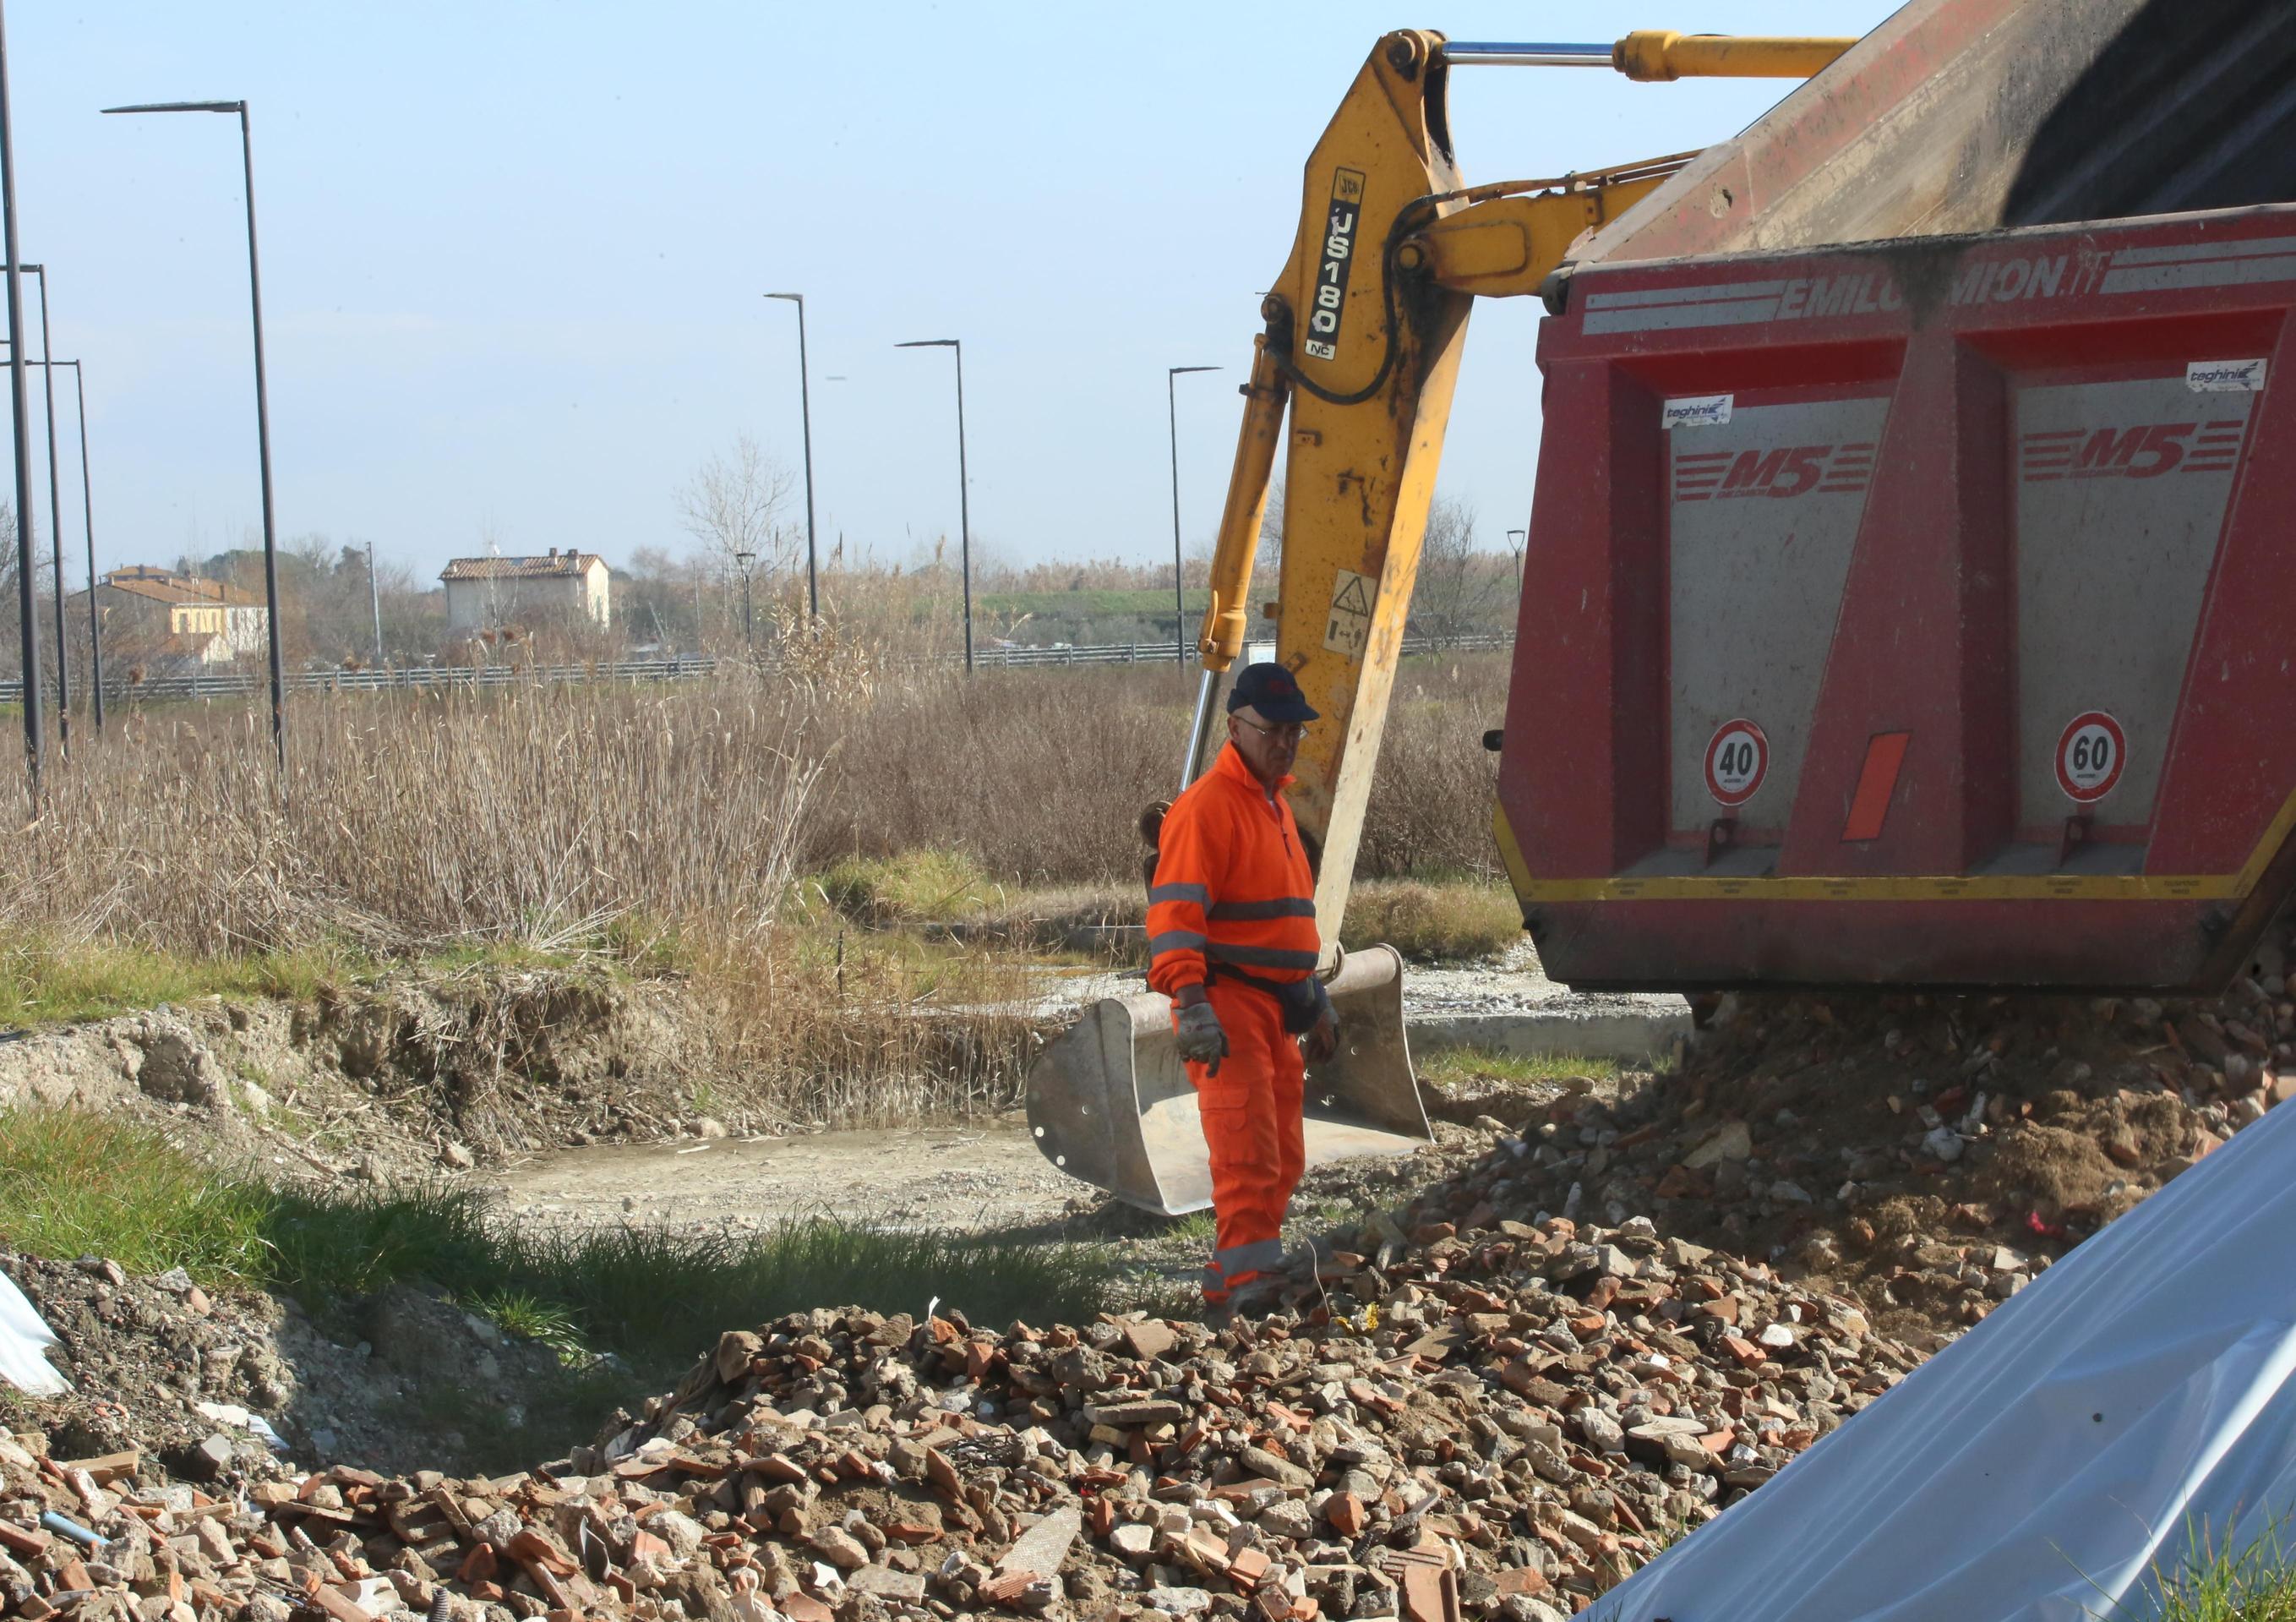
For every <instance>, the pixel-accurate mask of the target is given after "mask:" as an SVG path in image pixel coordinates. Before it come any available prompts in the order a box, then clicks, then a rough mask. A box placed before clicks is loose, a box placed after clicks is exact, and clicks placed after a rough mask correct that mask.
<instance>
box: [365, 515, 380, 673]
mask: <svg viewBox="0 0 2296 1622" xmlns="http://www.w3.org/2000/svg"><path fill="white" fill-rule="evenodd" d="M366 600H367V605H368V606H369V607H371V608H373V610H374V668H375V669H377V670H381V668H382V588H381V585H379V584H378V583H376V580H375V578H374V542H373V541H371V540H370V541H369V542H367V543H366Z"/></svg>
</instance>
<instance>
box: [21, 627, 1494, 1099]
mask: <svg viewBox="0 0 2296 1622" xmlns="http://www.w3.org/2000/svg"><path fill="white" fill-rule="evenodd" d="M816 651H817V652H818V655H819V657H817V658H816V659H813V660H810V661H805V660H795V661H792V662H791V664H792V666H793V667H794V670H795V674H794V675H792V674H791V672H790V671H787V670H785V671H782V672H776V673H766V674H758V673H751V672H740V671H736V672H731V673H728V674H726V675H724V676H721V677H719V678H717V679H713V680H712V681H711V682H709V684H707V685H695V686H674V687H647V688H642V689H636V690H633V689H629V688H615V687H603V686H600V687H581V686H573V687H524V688H510V689H501V690H494V691H488V692H485V693H478V694H473V693H469V692H461V693H422V694H406V693H383V694H376V695H350V694H343V695H335V696H330V697H327V698H325V699H315V698H300V699H298V700H297V701H295V702H294V703H293V704H292V707H291V711H290V714H289V728H288V737H289V742H290V745H291V747H290V754H289V771H288V775H287V778H286V780H285V789H286V792H285V795H284V796H282V795H281V793H280V787H281V784H280V780H279V779H278V778H277V776H276V775H275V770H274V766H273V761H272V753H271V745H270V739H269V737H268V733H267V729H266V715H265V712H263V711H262V710H260V709H259V708H254V707H250V706H244V705H241V704H211V705H209V704H201V705H182V706H176V707H172V708H169V709H167V710H155V711H152V712H147V713H142V714H135V713H131V714H129V715H127V717H125V718H122V719H119V720H115V721H114V723H113V725H112V727H111V732H110V735H109V736H107V737H104V738H103V739H102V741H101V743H100V744H98V743H96V741H95V740H94V739H93V738H91V737H87V736H86V733H85V732H84V731H83V733H82V735H81V736H82V742H81V743H80V746H79V749H78V757H77V758H76V759H75V760H73V761H71V762H52V766H51V770H50V773H49V778H48V784H47V787H46V792H45V800H44V803H43V804H42V805H41V807H40V808H39V814H38V815H37V818H35V819H31V820H30V821H29V824H25V825H21V831H20V832H19V833H18V834H17V836H16V837H14V838H12V839H11V840H9V841H8V842H6V844H4V846H0V942H12V943H16V945H17V946H18V947H20V948H21V947H23V946H24V943H38V947H39V949H38V951H30V950H29V949H27V950H21V951H15V952H14V953H13V954H12V955H7V956H6V962H5V963H4V965H0V967H4V969H5V973H0V981H7V982H8V983H9V984H10V985H11V986H12V988H13V989H12V991H11V992H10V997H9V1000H10V1001H11V1003H12V1006H14V1007H16V1008H17V1009H20V1010H21V1013H22V1015H23V1016H24V1017H59V1016H60V1014H61V1011H63V1010H83V1009H101V1008H103V1007H105V1006H107V1005H108V1003H109V1004H115V1005H116V1003H117V1001H118V997H117V996H116V995H114V994H113V993H114V992H119V993H120V994H126V993H127V991H128V990H130V989H131V988H129V987H128V986H127V984H126V982H127V981H133V982H134V983H135V985H136V986H142V985H144V984H147V983H148V984H152V985H159V984H161V983H162V982H163V981H164V982H166V983H167V984H168V985H170V986H173V985H174V984H176V982H177V981H183V982H184V984H190V981H191V980H201V983H202V984H204V983H205V982H206V981H209V980H214V979H215V976H212V975H206V976H204V977H203V971H202V972H195V971H194V969H193V968H190V967H185V966H186V965H193V966H196V965H200V964H204V963H210V962H211V963H216V964H226V963H235V964H238V965H240V966H241V967H240V968H236V969H234V970H233V972H232V974H230V975H225V976H224V977H223V979H224V981H225V982H227V983H228V984H232V985H236V984H239V982H240V981H241V980H244V979H247V978H248V976H250V975H253V976H255V979H256V981H257V982H258V983H264V984H267V982H266V980H265V976H270V977H271V978H273V979H276V978H278V977H279V976H277V975H276V974H275V973H273V971H272V970H271V969H269V968H265V967H263V966H264V965H266V964H269V965H276V964H279V963H283V962H284V963H291V964H294V965H297V966H304V965H316V966H317V967H316V968H311V969H308V970H306V968H304V967H297V970H296V974H295V976H289V978H291V979H298V980H299V979H307V978H308V977H309V975H310V974H312V973H316V974H320V975H324V974H325V973H327V972H330V971H329V970H328V968H327V966H328V965H331V964H332V965H338V966H342V970H343V972H344V973H347V974H365V973H370V972H381V971H383V970H387V969H388V968H389V967H391V966H393V965H395V964H401V963H405V962H406V961H408V960H410V959H437V958H438V957H439V956H441V955H442V954H443V955H447V956H449V957H452V956H453V955H454V954H455V953H457V952H462V953H471V952H477V953H479V954H480V956H481V957H482V958H483V957H485V956H487V955H488V954H500V953H502V952H504V951H511V952H518V951H539V952H542V953H545V954H549V955H550V956H551V957H552V958H553V960H554V961H558V962H565V961H566V960H568V959H573V960H575V962H576V963H577V964H578V965H581V966H586V968H587V969H589V970H593V971H594V969H595V968H596V967H601V966H602V965H611V966H614V967H617V968H618V970H619V972H626V973H635V974H642V975H660V974H672V975H677V976H684V977H685V978H686V979H688V980H689V981H690V982H691V984H692V986H693V1002H694V1003H695V1004H696V1006H697V1007H698V1008H699V1009H701V1010H702V1017H703V1018H704V1020H705V1022H706V1029H705V1030H704V1031H703V1032H702V1033H701V1036H702V1042H701V1043H700V1044H698V1050H701V1051H705V1052H707V1053H709V1054H710V1055H711V1056H712V1058H713V1059H714V1061H715V1063H716V1064H717V1066H719V1067H720V1068H721V1069H722V1070H723V1072H724V1074H725V1075H726V1077H729V1078H734V1083H733V1084H734V1085H738V1088H739V1090H740V1091H741V1092H742V1094H743V1096H744V1099H745V1101H747V1102H750V1103H753V1104H757V1105H760V1106H763V1107H768V1108H772V1109H775V1110H776V1111H778V1112H780V1113H782V1114H784V1115H790V1116H800V1117H805V1118H811V1119H816V1120H833V1121H843V1122H859V1121H868V1120H889V1119H898V1118H914V1117H915V1116H919V1115H923V1114H930V1113H934V1112H937V1111H946V1110H951V1109H975V1108H984V1107H1008V1106H1009V1105H1010V1104H1011V1103H1013V1101H1014V1100H1015V1099H1016V1098H1017V1097H1018V1092H1019V1087H1020V1081H1021V1069H1022V1066H1023V1063H1024V1061H1025V1058H1026V1055H1027V1053H1028V1051H1029V1042H1030V1032H1029V1020H1028V1019H1027V1018H1025V1017H1022V1016H1021V1014H1019V1013H1017V1012H1015V1011H1014V1009H1015V1008H1016V1006H1019V1005H1022V1004H1024V1003H1025V1001H1026V993H1027V991H1028V984H1027V981H1026V977H1025V976H1026V966H1027V962H1028V956H1027V948H1028V945H1029V943H1031V942H1035V943H1037V944H1042V943H1044V938H1045V935H1046V929H1048V928H1050V927H1051V925H1052V923H1059V922H1062V921H1066V922H1070V923H1075V922H1077V921H1078V920H1066V919H1065V914H1063V918H1062V919H1053V920H1050V921H1049V922H1048V921H1047V920H1045V919H1036V918H1035V914H1036V913H1037V912H1038V911H1041V910H1042V909H1041V906H1040V905H1039V902H1038V900H1037V897H1036V893H1038V892H1042V891H1044V890H1046V889H1048V888H1053V887H1060V886H1066V887H1068V888H1069V889H1070V891H1071V892H1072V893H1074V894H1075V895H1077V896H1078V897H1079V898H1080V899H1079V900H1078V902H1077V906H1078V907H1082V908H1085V909H1086V910H1090V911H1092V912H1093V913H1094V914H1095V918H1093V919H1082V920H1081V921H1083V922H1090V921H1096V919H1098V918H1111V917H1123V918H1130V917H1132V916H1134V915H1135V914H1136V903H1135V901H1134V898H1135V897H1136V893H1137V885H1138V883H1139V879H1138V867H1137V863H1138V858H1139V844H1138V837H1137V835H1136V831H1135V821H1136V816H1137V813H1138V811H1139V810H1140V808H1141V806H1142V805H1143V804H1144V803H1147V802H1148V801H1149V800H1151V799H1153V798H1156V797H1160V796H1161V795H1165V794H1167V793H1169V787H1170V783H1171V779H1172V778H1173V777H1174V775H1175V771H1176V762H1177V759H1178V753H1179V747H1180V741H1181V733H1182V729H1183V727H1184V725H1185V704H1186V702H1187V698H1188V690H1187V688H1186V687H1185V685H1184V683H1183V682H1182V680H1181V679H1180V677H1179V676H1178V674H1177V672H1176V671H1173V670H1171V669H1168V668H1160V667H1143V668H1135V669H1121V668H1119V669H1107V670H1090V669H1087V670H1083V671H1060V672H1036V671H1015V672H997V673H995V674H984V675H982V676H980V677H978V678H976V679H972V680H970V681H968V680H967V679H964V677H963V676H962V675H957V674H947V673H942V672H939V671H918V670H917V669H916V668H915V667H914V666H906V665H903V664H900V663H896V662H893V661H890V660H886V659H883V658H881V657H873V656H872V655H870V654H869V653H868V651H867V650H866V649H864V648H861V647H859V646H856V645H850V644H849V643H846V642H843V641H840V640H839V639H838V638H837V636H836V633H834V632H833V631H832V633H831V634H830V635H829V636H828V637H826V638H823V639H822V642H821V644H820V646H819V647H818V649H817V650H816ZM1502 679H1503V671H1502V668H1501V666H1500V663H1499V662H1497V661H1496V660H1491V659H1488V658H1486V659H1482V660H1480V661H1471V660H1462V661H1460V662H1459V663H1458V665H1457V666H1456V667H1453V666H1450V665H1436V664H1433V663H1425V664H1415V665H1413V666H1410V667H1407V668H1406V677H1405V680H1404V682H1403V684H1402V685H1401V687H1400V688H1399V691H1398V704H1397V711H1396V715H1395V719H1394V720H1393V721H1392V722H1391V723H1390V728H1389V734H1388V740H1389V741H1388V753H1389V755H1390V763H1392V762H1398V761H1399V762H1403V764H1402V765H1401V766H1400V767H1399V768H1398V769H1397V770H1395V771H1393V772H1383V774H1382V788H1381V792H1380V795H1379V797H1378V804H1377V807H1376V809H1375V814H1374V834H1375V836H1374V837H1370V838H1367V839H1366V842H1365V862H1364V863H1363V864H1362V867H1361V869H1360V870H1361V871H1363V872H1365V874H1366V875H1375V874H1421V875H1425V874H1429V873H1433V874H1439V875H1441V874H1450V875H1456V874H1459V873H1462V872H1474V871H1478V870H1481V869H1488V858H1487V857H1485V856H1483V855H1481V854H1480V852H1481V850H1482V847H1483V844H1484V843H1485V842H1486V840H1487V836H1486V835H1485V833H1484V832H1483V828H1484V825H1485V822H1486V819H1487V816H1488V792H1487V789H1486V787H1485V785H1484V779H1485V778H1487V777H1488V766H1487V763H1486V762H1485V759H1484V757H1483V756H1482V755H1481V753H1480V749H1479V748H1478V747H1477V745H1476V735H1477V733H1478V732H1479V730H1480V726H1481V725H1483V724H1486V723H1487V722H1488V720H1491V719H1492V718H1493V717H1494V716H1495V713H1496V711H1497V706H1498V703H1499V699H1498V689H1499V686H1500V683H1501V681H1502ZM27 803H29V802H28V797H27V794H26V785H25V783H24V781H23V778H22V771H21V758H20V757H17V756H15V755H14V754H13V753H12V752H0V804H12V805H13V806H14V807H17V808H21V807H23V806H24V805H26V804H27ZM1118 894H1120V904H1119V905H1118V906H1117V907H1114V908H1112V909H1111V908H1109V907H1106V906H1103V904H1102V903H1101V902H1100V901H1098V900H1097V899H1096V898H1097V897H1100V896H1106V895H1118ZM1389 910H1390V912H1393V911H1394V909H1393V908H1392V907H1390V909H1389ZM1427 910H1429V909H1423V911H1427ZM1433 910H1434V911H1441V910H1442V909H1440V908H1436V909H1433ZM1022 914H1029V916H1030V918H1031V919H1034V920H1035V921H1033V922H1032V923H1031V926H1030V927H1029V928H1028V929H1025V930H1023V929H1019V928H1007V929H1005V930H1003V931H1001V932H999V931H996V930H993V929H988V930H976V931H974V932H972V933H971V934H969V935H967V936H966V937H965V939H964V940H939V941H931V942H928V941H923V940H921V939H918V938H917V937H916V935H915V933H914V930H911V929H906V928H903V929H888V928H887V927H886V926H910V925H914V923H916V922H918V921H921V920H930V919H933V918H942V919H950V918H968V917H969V918H972V919H973V920H975V921H976V923H980V924H986V923H993V922H994V921H995V920H997V919H1000V918H1010V919H1013V920H1018V919H1020V918H1021V915H1022ZM1397 916H1398V918H1399V917H1400V915H1399V914H1398V915H1397ZM1079 918H1080V919H1081V914H1079ZM1406 921H1407V920H1406ZM1440 923H1441V920H1440V919H1436V920H1434V921H1432V922H1430V923H1429V928H1430V929H1437V926H1438V925H1439V924H1440ZM1444 927H1447V925H1446V926H1444ZM1510 928H1511V925H1510ZM1438 932H1440V931H1439V930H1438ZM1000 933H1001V935H1003V936H1004V937H1005V939H1006V940H1007V941H1008V942H1010V944H1002V945H996V944H986V942H993V941H995V940H996V939H997V938H998V935H999V934H1000ZM1053 933H1055V934H1057V933H1060V931H1058V930H1054V931H1053ZM1390 933H1392V931H1391V930H1390ZM1423 933H1424V932H1423ZM1451 933H1452V934H1453V935H1456V934H1457V932H1456V930H1453V931H1452V932H1451ZM968 941H970V942H972V943H971V944H968V943H967V942H968ZM155 955H156V957H155ZM155 960H161V961H162V966H163V967H167V969H168V972H167V974H165V975H158V971H157V970H155V969H152V963H153V962H154V961H155ZM250 964H253V965H255V966H256V967H253V968H250V967H246V966H248V965H250ZM107 966H109V967H107ZM123 966H125V967H123ZM482 967H483V965H482ZM130 968H133V969H134V970H135V972H134V973H133V974H130V973H129V972H128V970H129V969H130ZM147 971H149V972H147ZM155 975H157V977H156V978H155V977H154V976H155ZM89 976H94V979H96V980H102V979H104V978H105V977H106V976H112V977H115V978H119V977H122V976H124V980H123V984H122V985H121V986H119V987H116V988H108V987H107V986H106V985H104V984H91V983H89ZM185 976H189V978H188V979H186V978H185ZM131 1000H132V998H131ZM920 1015H924V1016H928V1017H919V1016H920ZM719 1084H720V1085H726V1083H719Z"/></svg>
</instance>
